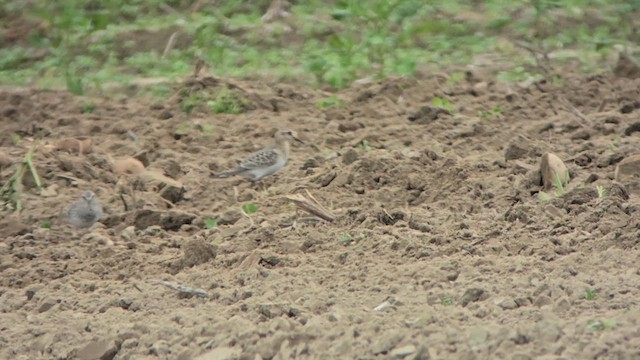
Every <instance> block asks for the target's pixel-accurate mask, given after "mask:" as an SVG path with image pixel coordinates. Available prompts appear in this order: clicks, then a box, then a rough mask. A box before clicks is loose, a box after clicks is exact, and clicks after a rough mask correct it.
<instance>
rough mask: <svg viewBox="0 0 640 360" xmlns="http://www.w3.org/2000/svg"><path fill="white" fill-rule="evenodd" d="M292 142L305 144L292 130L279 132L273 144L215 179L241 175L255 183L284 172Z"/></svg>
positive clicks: (217, 175)
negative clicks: (290, 142) (281, 171)
mask: <svg viewBox="0 0 640 360" xmlns="http://www.w3.org/2000/svg"><path fill="white" fill-rule="evenodd" d="M290 140H295V141H298V142H300V143H303V144H304V142H303V141H302V140H300V139H298V137H297V136H296V135H295V133H294V132H293V131H292V130H290V129H281V130H278V131H276V133H275V135H274V137H273V144H271V145H270V146H268V147H266V148H264V149H262V150H258V151H257V152H255V153H253V154H252V155H250V156H249V157H247V158H246V159H244V160H242V161H241V162H240V163H239V164H238V166H237V167H235V168H233V169H230V170H226V171H223V172H221V173H218V174H215V175H214V177H217V178H225V177H229V176H233V175H241V176H244V177H245V178H247V179H249V180H251V182H252V183H255V182H256V181H258V180H260V179H262V178H263V177H265V176H269V175H273V174H275V173H276V172H278V171H280V170H282V168H283V167H284V166H285V165H286V164H287V161H288V160H289V147H290V144H289V141H290Z"/></svg>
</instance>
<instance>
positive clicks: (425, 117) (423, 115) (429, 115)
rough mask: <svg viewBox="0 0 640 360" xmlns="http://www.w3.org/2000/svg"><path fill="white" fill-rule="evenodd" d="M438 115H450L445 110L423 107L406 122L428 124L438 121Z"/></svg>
mask: <svg viewBox="0 0 640 360" xmlns="http://www.w3.org/2000/svg"><path fill="white" fill-rule="evenodd" d="M440 114H446V115H451V113H450V112H449V111H447V110H445V109H442V108H439V107H432V106H428V105H427V106H423V107H421V108H420V109H419V110H418V111H416V112H414V113H413V114H411V115H409V116H408V120H409V121H411V122H413V123H414V124H429V123H431V122H433V121H435V120H437V119H438V117H439V116H440Z"/></svg>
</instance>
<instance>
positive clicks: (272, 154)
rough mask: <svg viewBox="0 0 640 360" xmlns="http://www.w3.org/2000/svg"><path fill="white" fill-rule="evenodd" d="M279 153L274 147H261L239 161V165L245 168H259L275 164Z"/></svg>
mask: <svg viewBox="0 0 640 360" xmlns="http://www.w3.org/2000/svg"><path fill="white" fill-rule="evenodd" d="M279 156H280V153H279V152H278V150H276V149H262V150H259V151H258V152H256V153H254V154H253V155H251V156H249V157H248V158H246V159H244V160H243V161H242V162H241V163H240V167H241V168H243V169H246V170H253V169H259V168H264V167H269V166H272V165H275V164H276V163H277V162H278V157H279Z"/></svg>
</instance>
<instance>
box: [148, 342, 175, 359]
mask: <svg viewBox="0 0 640 360" xmlns="http://www.w3.org/2000/svg"><path fill="white" fill-rule="evenodd" d="M169 353H170V350H169V344H168V343H167V342H166V341H165V340H159V341H156V342H155V343H153V345H151V347H149V354H150V355H155V356H158V357H162V358H166V357H167V355H169Z"/></svg>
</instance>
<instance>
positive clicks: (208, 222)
mask: <svg viewBox="0 0 640 360" xmlns="http://www.w3.org/2000/svg"><path fill="white" fill-rule="evenodd" d="M204 227H206V228H207V229H215V228H217V227H218V219H216V218H212V217H211V218H208V219H204Z"/></svg>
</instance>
